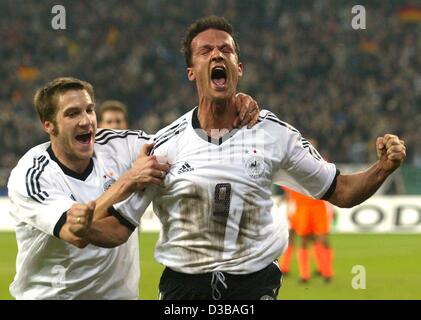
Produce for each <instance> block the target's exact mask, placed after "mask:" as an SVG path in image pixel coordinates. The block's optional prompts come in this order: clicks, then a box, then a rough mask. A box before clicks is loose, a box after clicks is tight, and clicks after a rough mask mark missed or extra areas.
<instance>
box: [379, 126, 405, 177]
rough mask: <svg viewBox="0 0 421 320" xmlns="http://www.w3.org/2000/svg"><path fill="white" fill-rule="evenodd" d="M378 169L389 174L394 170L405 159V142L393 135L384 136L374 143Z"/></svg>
mask: <svg viewBox="0 0 421 320" xmlns="http://www.w3.org/2000/svg"><path fill="white" fill-rule="evenodd" d="M376 149H377V156H378V158H379V165H380V168H381V169H383V170H384V171H386V172H388V173H391V172H392V171H394V170H396V169H397V168H398V167H399V166H400V165H401V163H402V162H403V160H404V159H405V157H406V147H405V142H404V141H403V140H400V139H399V138H398V137H397V136H395V135H393V134H389V133H388V134H385V135H384V136H383V137H378V138H377V141H376Z"/></svg>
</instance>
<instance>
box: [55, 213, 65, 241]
mask: <svg viewBox="0 0 421 320" xmlns="http://www.w3.org/2000/svg"><path fill="white" fill-rule="evenodd" d="M66 220H67V211H65V212H63V214H62V215H61V217H60V219H58V221H57V223H56V225H55V227H54V230H53V234H54V236H55V237H56V238H59V239H60V231H61V228H63V226H64V224H65V223H66Z"/></svg>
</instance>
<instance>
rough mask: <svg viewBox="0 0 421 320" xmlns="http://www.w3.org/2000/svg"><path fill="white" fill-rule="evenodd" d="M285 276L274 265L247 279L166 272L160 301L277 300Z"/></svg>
mask: <svg viewBox="0 0 421 320" xmlns="http://www.w3.org/2000/svg"><path fill="white" fill-rule="evenodd" d="M281 283H282V272H281V270H280V268H279V266H278V264H277V262H273V263H271V264H269V265H268V266H267V267H266V268H264V269H262V270H260V271H257V272H254V273H250V274H244V275H234V274H229V273H225V272H212V273H203V274H187V273H180V272H176V271H174V270H171V269H170V268H165V270H164V272H163V274H162V276H161V280H160V283H159V298H160V299H161V300H276V297H277V296H278V292H279V288H280V287H281Z"/></svg>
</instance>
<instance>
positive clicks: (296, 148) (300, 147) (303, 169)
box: [273, 129, 338, 199]
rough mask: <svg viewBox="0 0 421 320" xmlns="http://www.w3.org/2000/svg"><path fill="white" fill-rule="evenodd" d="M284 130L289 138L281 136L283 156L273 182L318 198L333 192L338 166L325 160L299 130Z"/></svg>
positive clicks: (280, 143)
mask: <svg viewBox="0 0 421 320" xmlns="http://www.w3.org/2000/svg"><path fill="white" fill-rule="evenodd" d="M285 130H289V131H288V135H287V139H279V140H278V141H279V146H278V147H279V152H281V153H282V160H281V163H280V168H279V169H278V170H276V172H275V174H274V177H273V183H275V184H278V185H284V186H287V187H290V188H292V189H294V190H296V191H298V192H300V193H303V194H306V195H309V196H311V197H313V198H316V199H320V198H322V197H324V196H325V195H326V194H327V193H328V192H332V190H331V189H332V188H331V187H332V186H334V185H335V181H336V176H337V173H338V172H337V169H336V166H335V165H334V164H333V163H328V162H327V161H325V160H324V159H323V158H322V157H321V156H320V154H319V152H318V151H317V150H316V149H315V148H314V147H313V146H312V145H311V144H310V142H308V141H307V140H306V139H304V138H303V137H302V136H301V134H300V133H299V132H298V131H296V130H295V129H294V130H291V129H285Z"/></svg>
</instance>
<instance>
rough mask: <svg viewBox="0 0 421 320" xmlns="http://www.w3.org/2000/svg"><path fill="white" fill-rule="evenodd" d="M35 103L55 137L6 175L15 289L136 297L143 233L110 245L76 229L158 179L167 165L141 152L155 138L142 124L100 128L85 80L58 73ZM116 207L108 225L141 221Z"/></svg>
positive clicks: (33, 295)
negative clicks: (106, 246)
mask: <svg viewBox="0 0 421 320" xmlns="http://www.w3.org/2000/svg"><path fill="white" fill-rule="evenodd" d="M34 103H35V106H36V108H37V111H38V113H39V116H40V119H41V122H42V123H43V126H44V129H45V131H46V132H47V133H48V134H49V136H50V140H51V142H47V143H44V144H41V145H39V146H36V147H34V148H32V149H31V150H29V151H28V152H27V153H26V154H25V155H24V156H23V157H22V158H21V160H20V161H19V163H18V165H17V166H16V167H15V168H14V169H13V171H12V173H11V176H10V179H9V182H8V189H9V197H10V200H11V203H12V209H11V214H12V216H13V217H14V218H15V220H16V223H17V225H16V238H17V242H18V255H17V262H16V268H17V271H16V276H15V279H14V281H13V283H12V284H11V286H10V292H11V294H12V295H13V296H14V297H15V298H16V299H137V298H138V285H139V272H140V270H139V248H138V237H137V233H136V232H135V234H132V235H131V236H130V237H129V238H128V241H127V242H126V243H125V244H124V245H123V246H119V247H116V248H110V249H104V248H98V247H95V246H92V245H90V244H88V243H87V242H86V241H85V240H82V239H80V238H78V237H76V236H75V235H74V233H73V232H77V231H78V230H79V229H80V228H86V227H87V226H89V224H90V220H91V216H92V213H93V211H94V210H95V211H96V212H101V211H105V210H108V208H110V207H111V205H112V204H113V203H115V202H118V201H121V200H123V199H124V198H125V197H127V196H128V195H130V194H131V193H132V192H133V191H135V190H138V189H143V188H144V186H145V184H146V183H152V184H154V183H155V184H160V183H161V179H162V178H163V176H164V175H165V173H166V171H168V169H169V167H168V165H167V164H159V163H158V162H157V161H156V159H155V158H154V157H150V156H146V154H145V155H143V156H142V157H140V158H138V159H137V160H136V158H137V156H138V154H139V150H140V149H141V148H142V146H144V145H145V143H146V141H147V140H148V139H149V136H147V135H145V134H144V133H143V132H142V131H114V130H101V129H100V130H99V131H98V133H97V134H96V131H97V125H96V115H95V99H94V92H93V88H92V86H91V85H90V84H88V83H86V82H83V81H80V80H78V79H73V78H58V79H55V80H53V81H51V82H50V83H48V84H47V85H46V86H45V87H44V88H43V89H41V90H39V91H38V93H37V94H36V96H35V99H34ZM95 135H96V137H95ZM144 148H145V147H144ZM144 151H145V150H144ZM144 153H145V152H144ZM126 171H127V172H126ZM125 172H126V173H125ZM124 173H125V174H124ZM116 181H117V182H116ZM107 189H108V191H107V192H105V193H104V191H106V190H107ZM102 193H104V194H103V195H102V196H101V194H102ZM100 196H101V197H100ZM96 199H97V201H95V202H92V200H96ZM111 213H112V214H114V215H115V216H114V217H113V219H105V220H104V222H106V226H107V228H110V229H119V228H120V229H121V230H120V231H122V233H123V234H124V233H125V232H127V234H126V235H127V236H129V235H130V233H131V232H132V231H133V230H134V229H135V228H136V226H134V225H130V224H127V223H124V220H122V218H120V217H119V215H118V214H117V213H116V212H112V211H111ZM67 215H68V216H67ZM118 219H119V220H120V221H121V223H123V224H124V227H123V225H122V224H121V223H118V222H117V223H116V221H118ZM92 231H93V236H94V235H95V232H94V231H95V230H94V229H92ZM126 239H127V237H125V238H124V240H126ZM84 247H86V248H85V249H84V250H81V249H80V248H84Z"/></svg>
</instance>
